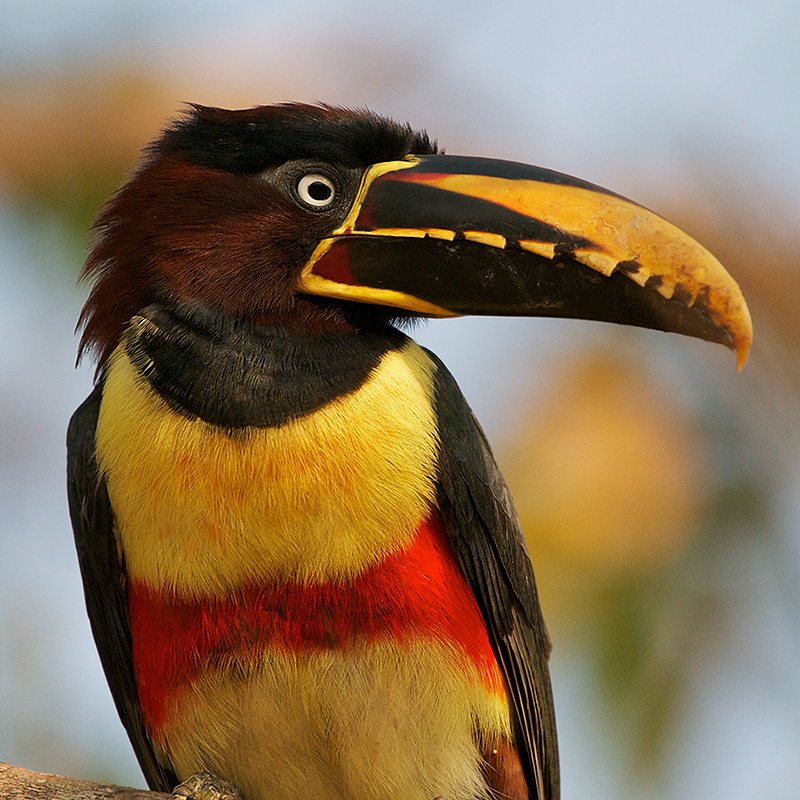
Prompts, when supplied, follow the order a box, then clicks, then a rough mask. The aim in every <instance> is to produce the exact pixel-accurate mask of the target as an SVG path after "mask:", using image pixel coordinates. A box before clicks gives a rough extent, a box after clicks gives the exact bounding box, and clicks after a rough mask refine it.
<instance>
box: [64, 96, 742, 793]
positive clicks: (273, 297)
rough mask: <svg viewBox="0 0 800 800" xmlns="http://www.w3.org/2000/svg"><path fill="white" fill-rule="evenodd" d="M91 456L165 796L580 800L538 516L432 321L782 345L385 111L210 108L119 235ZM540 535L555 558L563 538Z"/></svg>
mask: <svg viewBox="0 0 800 800" xmlns="http://www.w3.org/2000/svg"><path fill="white" fill-rule="evenodd" d="M95 233H96V241H95V243H94V246H93V249H92V251H91V254H90V256H89V259H88V261H87V264H86V267H85V270H84V274H85V276H87V277H88V278H90V279H92V280H93V282H94V283H93V288H92V290H91V294H90V296H89V299H88V301H87V303H86V306H85V307H84V310H83V313H82V316H81V324H82V325H83V338H82V341H81V345H80V349H81V353H87V352H92V353H94V354H95V355H96V357H97V359H98V362H99V366H98V373H97V381H96V386H95V388H94V391H93V392H92V393H91V394H90V396H89V397H88V399H87V400H86V401H85V402H84V403H83V404H82V405H81V406H80V408H79V409H78V410H77V411H76V413H75V415H74V416H73V418H72V421H71V423H70V428H69V434H68V447H69V500H70V509H71V516H72V523H73V527H74V531H75V538H76V544H77V550H78V555H79V560H80V566H81V571H82V577H83V583H84V589H85V595H86V602H87V608H88V612H89V617H90V620H91V624H92V630H93V633H94V637H95V640H96V642H97V646H98V649H99V652H100V657H101V661H102V664H103V667H104V670H105V673H106V675H107V677H108V681H109V684H110V686H111V691H112V694H113V697H114V700H115V702H116V706H117V709H118V711H119V714H120V717H121V718H122V722H123V724H124V725H125V728H126V729H127V732H128V735H129V736H130V739H131V741H132V743H133V747H134V749H135V751H136V755H137V757H138V759H139V762H140V764H141V767H142V769H143V771H144V774H145V776H146V778H147V781H148V783H149V785H150V786H151V787H152V788H154V789H159V790H162V791H170V790H172V789H173V788H174V787H175V785H176V784H177V783H178V782H179V781H183V780H186V779H187V778H188V777H189V776H190V775H192V774H193V773H195V772H196V771H199V770H209V771H210V772H212V773H214V774H215V775H218V776H221V777H222V778H225V779H227V780H230V781H232V782H234V783H235V784H237V785H238V786H239V787H240V789H241V790H242V792H243V794H244V796H245V798H247V800H297V799H298V798H301V797H303V798H308V797H313V798H318V799H319V800H322V799H324V798H338V799H339V800H345V799H346V800H362V798H363V799H364V800H366V799H367V798H375V799H376V800H377V798H381V799H382V800H406V798H407V799H408V800H412V799H413V800H434V798H436V797H443V798H447V800H467V798H488V797H510V798H515V800H518V799H520V798H537V799H538V800H543V799H544V798H548V799H549V800H554V799H555V798H557V797H558V794H559V788H558V780H559V779H558V756H557V748H556V729H555V717H554V712H553V702H552V697H551V690H550V680H549V675H548V665H547V660H548V654H549V650H550V643H549V640H548V636H547V633H546V630H545V625H544V622H543V620H542V614H541V611H540V608H539V601H538V599H537V594H536V587H535V584H534V576H533V570H532V568H531V563H530V560H529V558H528V554H527V551H526V546H525V543H524V541H523V538H522V534H521V532H520V527H519V523H518V520H517V517H516V514H515V512H514V508H513V506H512V503H511V498H510V496H509V493H508V490H507V488H506V485H505V483H504V482H503V478H502V477H501V475H500V473H499V471H498V469H497V466H496V464H495V461H494V458H493V456H492V453H491V450H490V448H489V445H488V443H487V441H486V439H485V437H484V434H483V433H482V431H481V428H480V427H479V425H478V423H477V422H476V420H475V418H474V417H473V415H472V413H471V411H470V409H469V407H468V406H467V403H466V401H465V400H464V398H463V397H462V395H461V393H460V391H459V389H458V387H457V385H456V383H455V381H454V380H453V378H452V376H451V375H450V374H449V373H448V371H447V369H446V368H445V367H444V365H443V364H442V363H441V362H440V361H439V360H438V359H437V358H436V356H434V355H433V354H432V353H430V352H428V351H426V350H425V349H423V348H421V347H419V346H418V345H417V344H416V343H415V342H414V341H413V340H412V339H410V338H408V337H407V336H406V335H405V334H404V333H402V332H401V328H402V327H403V323H407V322H408V321H409V320H411V319H414V318H418V317H448V316H456V315H462V314H499V315H526V316H558V317H575V318H583V319H591V320H604V321H607V322H616V323H625V324H630V325H638V326H643V327H649V328H657V329H661V330H665V331H675V332H679V333H684V334H689V335H691V336H697V337H700V338H703V339H707V340H710V341H714V342H721V343H723V344H725V345H727V346H729V347H730V348H732V349H734V350H735V351H736V353H737V355H738V361H739V366H740V367H741V366H742V365H743V363H744V360H745V358H746V356H747V352H748V348H749V345H750V341H751V324H750V317H749V313H748V310H747V307H746V305H745V302H744V300H743V298H742V295H741V293H740V291H739V289H738V287H737V285H736V283H735V282H734V281H733V280H732V278H731V277H730V276H729V275H728V274H727V272H726V271H725V270H724V269H723V267H722V266H721V265H720V264H719V262H718V261H717V260H716V259H715V258H714V257H713V256H712V255H711V254H710V253H708V252H707V251H706V250H705V249H704V248H703V247H701V246H700V245H699V244H697V243H696V242H695V241H693V240H692V239H691V238H690V237H688V236H687V235H686V234H684V233H682V232H681V231H680V230H678V229H677V228H676V227H674V226H673V225H671V224H670V223H668V222H666V221H665V220H663V219H661V218H660V217H658V216H656V215H655V214H654V213H652V212H651V211H648V210H647V209H645V208H643V207H641V206H639V205H637V204H636V203H633V202H631V201H629V200H626V199H625V198H624V197H621V196H619V195H617V194H614V193H612V192H609V191H607V190H605V189H601V188H599V187H597V186H594V185H592V184H590V183H587V182H585V181H581V180H577V179H575V178H571V177H568V176H566V175H562V174H559V173H556V172H552V171H550V170H546V169H541V168H539V167H533V166H526V165H524V164H517V163H511V162H506V161H495V160H490V159H486V158H467V157H461V156H449V155H443V154H441V153H439V152H438V150H437V147H436V145H435V143H433V142H432V141H431V140H430V139H429V138H428V137H427V136H426V135H425V134H420V133H415V132H414V131H413V130H412V129H411V128H409V127H408V126H404V125H399V124H396V123H394V122H392V121H389V120H386V119H383V118H381V117H378V116H376V115H374V114H372V113H370V112H366V111H351V110H346V109H341V108H335V107H330V106H309V105H302V104H285V105H277V106H263V107H258V108H252V109H247V110H238V111H228V110H222V109H216V108H207V107H202V106H192V107H191V108H190V109H189V110H188V111H187V112H186V113H185V114H184V116H183V117H181V118H180V119H179V120H177V121H176V122H175V123H174V124H172V126H171V127H169V128H168V129H167V130H166V131H165V132H164V133H163V135H162V136H161V137H160V138H159V139H158V140H157V141H156V142H155V143H154V144H152V145H151V147H150V148H149V150H148V151H147V154H146V156H145V158H144V160H143V164H142V166H141V167H140V168H139V170H138V172H137V173H136V174H135V175H134V176H133V178H132V179H131V180H130V181H129V182H128V183H127V184H126V185H125V186H123V187H122V189H120V190H119V192H118V193H117V194H116V195H115V196H114V197H113V198H112V199H111V201H110V202H109V203H108V204H107V205H106V206H105V208H104V210H103V211H102V212H101V214H100V216H99V218H98V220H97V222H96V225H95ZM532 533H533V535H535V531H534V532H532Z"/></svg>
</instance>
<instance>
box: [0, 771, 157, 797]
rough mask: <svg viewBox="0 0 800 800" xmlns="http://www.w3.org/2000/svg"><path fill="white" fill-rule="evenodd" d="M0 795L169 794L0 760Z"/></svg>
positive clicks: (141, 795)
mask: <svg viewBox="0 0 800 800" xmlns="http://www.w3.org/2000/svg"><path fill="white" fill-rule="evenodd" d="M0 797H2V798H5V800H167V799H168V798H169V797H170V795H168V794H162V793H161V792H148V791H146V790H145V789H130V788H128V787H125V786H113V785H111V784H108V783H93V782H92V781H79V780H75V779H74V778H62V777H60V776H59V775H47V774H45V773H44V772H31V771H30V770H27V769H22V768H21V767H12V766H11V765H10V764H3V763H2V762H0Z"/></svg>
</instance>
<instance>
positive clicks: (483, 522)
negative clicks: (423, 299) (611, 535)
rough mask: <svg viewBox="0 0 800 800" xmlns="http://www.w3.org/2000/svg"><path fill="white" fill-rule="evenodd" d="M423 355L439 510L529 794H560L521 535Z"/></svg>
mask: <svg viewBox="0 0 800 800" xmlns="http://www.w3.org/2000/svg"><path fill="white" fill-rule="evenodd" d="M428 355H429V356H430V357H431V359H432V360H433V361H434V363H435V364H436V366H437V373H436V378H435V392H436V397H435V402H436V413H437V420H438V425H439V440H440V453H439V475H438V486H437V499H438V503H439V509H440V511H441V513H442V516H443V518H444V521H445V525H446V527H447V530H448V532H449V534H450V538H451V541H452V544H453V548H454V550H455V553H456V556H457V557H458V559H459V562H460V565H461V568H462V570H463V572H464V576H465V577H466V580H467V583H468V584H469V585H470V588H471V589H472V591H473V592H474V594H475V597H476V599H477V602H478V606H479V608H480V610H481V613H482V614H483V617H484V620H485V622H486V626H487V629H488V631H489V638H490V640H491V642H492V646H493V647H494V650H495V654H496V656H497V659H498V661H499V663H500V667H501V669H502V671H503V673H504V676H505V679H506V684H507V688H508V691H509V695H510V698H511V701H512V705H513V709H514V713H515V727H516V730H515V735H516V741H517V749H518V751H519V755H520V759H521V761H522V764H523V770H524V771H525V777H526V779H527V781H528V786H529V789H530V792H531V796H532V797H533V798H536V800H558V797H559V775H558V749H557V743H556V725H555V712H554V710H553V698H552V692H551V688H550V674H549V669H548V664H547V658H548V655H549V652H550V640H549V637H548V635H547V630H546V628H545V624H544V620H543V618H542V612H541V608H540V606H539V599H538V595H537V592H536V583H535V580H534V576H533V567H532V566H531V561H530V558H529V556H528V550H527V547H526V545H525V539H524V538H523V535H522V530H521V528H520V524H519V520H518V518H517V514H516V511H515V510H514V506H513V503H512V501H511V495H510V493H509V491H508V488H507V486H506V484H505V481H504V480H503V477H502V475H501V474H500V471H499V469H498V467H497V464H496V462H495V460H494V456H493V455H492V451H491V448H490V447H489V444H488V442H487V440H486V436H485V435H484V433H483V430H482V429H481V427H480V425H479V424H478V422H477V420H476V419H475V417H474V416H473V414H472V411H471V410H470V408H469V406H468V405H467V402H466V400H465V399H464V397H463V395H462V394H461V391H460V390H459V388H458V385H457V384H456V382H455V380H454V379H453V377H452V375H450V373H449V372H448V371H447V369H446V367H445V366H444V365H443V364H442V362H441V361H439V359H438V358H436V356H435V355H433V354H432V353H428Z"/></svg>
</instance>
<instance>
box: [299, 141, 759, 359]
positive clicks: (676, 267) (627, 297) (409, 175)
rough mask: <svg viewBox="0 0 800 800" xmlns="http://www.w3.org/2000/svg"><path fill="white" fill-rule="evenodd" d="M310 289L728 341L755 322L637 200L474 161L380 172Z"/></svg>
mask: <svg viewBox="0 0 800 800" xmlns="http://www.w3.org/2000/svg"><path fill="white" fill-rule="evenodd" d="M298 288H299V289H300V291H304V292H308V293H311V294H318V295H324V296H327V297H335V298H342V299H348V300H357V301H360V302H365V303H378V304H381V305H388V306H395V307H398V308H403V309H407V310H409V311H412V312H415V313H418V314H424V315H428V316H440V317H444V316H456V315H461V314H497V315H516V316H554V317H572V318H578V319H592V320H602V321H606V322H617V323H623V324H626V325H638V326H640V327H645V328H656V329H658V330H665V331H674V332H676V333H683V334H687V335H689V336H697V337H699V338H701V339H706V340H708V341H712V342H721V343H722V344H725V345H727V346H728V347H730V348H731V349H733V350H735V351H736V354H737V359H738V365H739V369H741V368H742V367H743V366H744V362H745V360H746V359H747V353H748V351H749V349H750V343H751V341H752V336H753V333H752V323H751V320H750V312H749V311H748V309H747V304H746V303H745V300H744V297H743V296H742V293H741V291H740V290H739V287H738V285H737V284H736V282H735V281H734V280H733V278H731V276H730V275H729V274H728V273H727V272H726V271H725V269H724V267H723V266H722V265H721V264H720V263H719V261H717V259H716V258H714V256H712V255H711V253H709V252H708V251H707V250H706V249H705V248H704V247H702V246H701V245H700V244H698V243H697V242H696V241H694V239H692V238H691V237H689V236H687V235H686V234H685V233H683V232H682V231H681V230H679V229H678V228H676V227H675V226H674V225H672V224H671V223H669V222H667V221H666V220H664V219H662V218H661V217H659V216H657V215H656V214H654V213H653V212H652V211H648V210H647V209H646V208H643V207H642V206H639V205H637V204H636V203H633V202H631V201H630V200H626V199H625V198H624V197H620V196H619V195H617V194H614V193H612V192H609V191H607V190H606V189H602V188H600V187H599V186H594V185H592V184H590V183H586V182H585V181H581V180H578V179H577V178H571V177H569V176H567V175H562V174H560V173H557V172H552V171H551V170H546V169H542V168H540V167H532V166H528V165H525V164H515V163H512V162H506V161H495V160H491V159H483V158H469V157H464V156H440V155H436V156H414V157H409V159H408V160H405V161H392V162H384V163H381V164H375V165H374V166H372V167H370V168H369V169H368V170H367V171H366V173H365V174H364V177H363V179H362V182H361V187H360V189H359V192H358V196H357V198H356V201H355V202H354V204H353V207H352V208H351V210H350V213H349V214H348V216H347V218H346V219H345V220H344V222H343V223H342V224H341V225H340V226H339V227H338V228H337V229H336V230H335V231H333V233H332V234H331V235H330V236H329V237H328V238H326V239H324V240H323V241H322V242H320V244H319V245H318V247H317V248H316V250H315V251H314V254H313V256H312V258H311V259H310V261H309V262H308V264H307V265H306V267H305V269H304V270H303V273H302V275H301V277H300V283H299V287H298Z"/></svg>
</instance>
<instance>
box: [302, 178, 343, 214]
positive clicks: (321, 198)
mask: <svg viewBox="0 0 800 800" xmlns="http://www.w3.org/2000/svg"><path fill="white" fill-rule="evenodd" d="M297 196H298V197H299V198H300V199H301V200H302V201H303V202H304V203H305V204H306V205H308V206H311V208H316V209H323V208H327V207H328V206H329V205H330V204H331V203H332V202H333V200H334V198H335V197H336V187H335V186H334V185H333V181H332V180H331V179H330V178H328V177H327V176H326V175H321V174H320V173H318V172H312V173H309V174H308V175H303V177H302V178H300V180H299V181H298V182H297Z"/></svg>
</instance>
